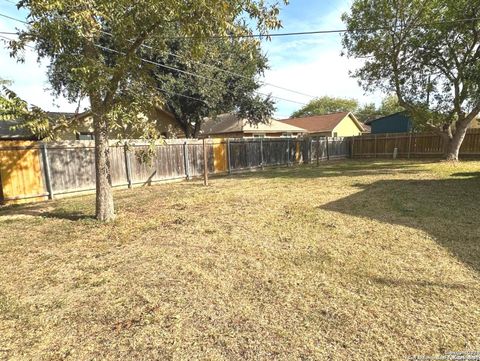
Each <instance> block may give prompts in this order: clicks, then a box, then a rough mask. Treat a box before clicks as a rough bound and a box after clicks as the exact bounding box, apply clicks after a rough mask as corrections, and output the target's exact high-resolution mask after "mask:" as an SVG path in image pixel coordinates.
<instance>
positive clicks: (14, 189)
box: [0, 138, 350, 203]
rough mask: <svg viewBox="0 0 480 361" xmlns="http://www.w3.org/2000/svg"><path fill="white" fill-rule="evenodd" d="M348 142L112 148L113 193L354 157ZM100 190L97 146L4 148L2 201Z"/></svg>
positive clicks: (18, 144)
mask: <svg viewBox="0 0 480 361" xmlns="http://www.w3.org/2000/svg"><path fill="white" fill-rule="evenodd" d="M349 144H350V142H349V140H348V139H347V138H345V139H344V138H335V139H333V138H315V139H311V138H306V139H297V138H265V139H214V140H206V141H205V146H204V144H203V141H201V140H200V141H199V140H191V139H188V140H167V141H166V142H165V143H164V144H158V145H155V146H154V147H150V146H149V145H148V144H146V143H145V142H142V141H130V142H129V145H128V146H125V145H122V144H120V143H119V142H111V146H110V166H111V176H112V185H113V186H114V187H125V188H126V187H134V186H143V185H151V184H153V183H156V182H162V181H170V180H181V179H191V178H194V177H199V176H201V175H203V173H204V166H205V164H204V163H205V158H204V149H205V151H206V153H207V154H206V155H207V156H206V163H207V164H206V166H207V170H208V173H209V174H222V173H234V172H238V171H245V170H249V169H255V168H263V167H268V166H281V165H287V166H288V165H292V164H299V163H312V162H315V161H316V162H320V161H322V160H327V159H339V158H346V157H348V156H349V151H350V147H349ZM93 190H95V156H94V142H93V141H65V142H48V143H44V142H29V141H3V142H0V200H1V201H2V202H3V203H25V202H32V201H41V200H46V199H52V198H55V197H63V196H67V195H75V194H79V193H83V192H92V191H93Z"/></svg>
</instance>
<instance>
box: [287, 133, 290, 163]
mask: <svg viewBox="0 0 480 361" xmlns="http://www.w3.org/2000/svg"><path fill="white" fill-rule="evenodd" d="M289 166H290V138H287V167H289Z"/></svg>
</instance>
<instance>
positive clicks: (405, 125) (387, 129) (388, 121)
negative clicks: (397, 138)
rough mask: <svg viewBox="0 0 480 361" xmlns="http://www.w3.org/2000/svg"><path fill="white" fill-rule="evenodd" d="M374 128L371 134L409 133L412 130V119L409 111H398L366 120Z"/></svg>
mask: <svg viewBox="0 0 480 361" xmlns="http://www.w3.org/2000/svg"><path fill="white" fill-rule="evenodd" d="M365 124H368V125H370V127H371V128H372V131H371V134H383V133H408V132H410V131H411V130H412V120H411V119H410V117H409V115H408V114H407V112H398V113H395V114H390V115H387V116H385V117H382V118H377V119H373V120H370V121H368V122H365Z"/></svg>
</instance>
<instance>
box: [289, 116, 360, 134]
mask: <svg viewBox="0 0 480 361" xmlns="http://www.w3.org/2000/svg"><path fill="white" fill-rule="evenodd" d="M347 116H350V117H351V118H352V120H353V121H354V122H355V124H356V125H357V127H358V129H360V130H364V128H363V126H362V124H361V123H360V122H359V121H358V120H357V118H356V117H355V116H354V115H353V114H352V113H351V112H341V113H332V114H325V115H314V116H311V117H303V118H290V119H283V120H280V121H281V122H282V123H285V124H289V125H293V126H296V127H300V128H303V129H306V130H307V131H308V132H309V133H324V132H331V131H333V130H334V129H335V127H336V126H337V125H338V124H340V122H341V121H342V120H343V119H345V118H346V117H347Z"/></svg>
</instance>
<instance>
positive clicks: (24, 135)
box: [0, 120, 38, 141]
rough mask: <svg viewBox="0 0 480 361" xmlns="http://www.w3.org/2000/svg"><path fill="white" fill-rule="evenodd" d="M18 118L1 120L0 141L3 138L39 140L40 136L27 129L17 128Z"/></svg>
mask: <svg viewBox="0 0 480 361" xmlns="http://www.w3.org/2000/svg"><path fill="white" fill-rule="evenodd" d="M19 124H20V121H18V120H0V141H1V140H38V137H36V136H35V135H33V134H32V133H30V132H29V131H27V130H26V129H22V128H17V129H12V128H14V127H15V126H17V125H19Z"/></svg>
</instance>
